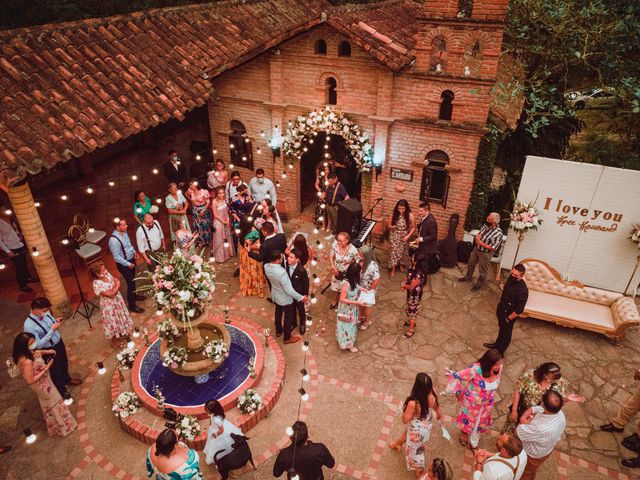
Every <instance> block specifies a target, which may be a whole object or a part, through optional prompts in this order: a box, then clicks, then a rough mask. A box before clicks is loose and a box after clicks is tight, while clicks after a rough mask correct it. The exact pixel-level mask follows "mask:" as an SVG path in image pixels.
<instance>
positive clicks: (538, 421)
mask: <svg viewBox="0 0 640 480" xmlns="http://www.w3.org/2000/svg"><path fill="white" fill-rule="evenodd" d="M562 404H563V401H562V396H561V395H560V394H559V393H558V392H556V391H555V390H547V391H546V393H545V394H544V395H543V396H542V406H540V405H536V406H533V407H531V408H529V409H528V410H527V411H525V412H524V413H523V414H522V417H521V418H520V425H518V428H517V430H516V433H517V434H518V437H519V438H520V440H522V447H523V448H524V451H525V452H527V458H528V459H527V465H526V466H525V467H524V472H523V473H522V477H521V480H534V479H535V478H536V472H537V471H538V468H540V465H542V464H543V463H544V462H545V461H546V460H547V459H548V458H549V457H550V456H551V454H552V453H553V449H554V448H555V446H556V445H557V444H558V442H559V441H560V439H561V438H562V434H563V433H564V428H565V426H566V424H567V420H566V419H565V417H564V413H562Z"/></svg>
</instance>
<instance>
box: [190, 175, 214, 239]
mask: <svg viewBox="0 0 640 480" xmlns="http://www.w3.org/2000/svg"><path fill="white" fill-rule="evenodd" d="M186 195H187V198H188V199H189V201H190V202H191V205H192V206H193V210H192V212H193V229H194V230H195V231H196V232H197V233H198V240H197V243H198V244H199V245H205V246H207V247H208V246H210V245H211V226H212V223H213V218H212V216H211V210H210V209H209V191H208V190H206V189H204V188H200V187H198V182H196V181H192V182H191V183H190V184H189V190H187V193H186Z"/></svg>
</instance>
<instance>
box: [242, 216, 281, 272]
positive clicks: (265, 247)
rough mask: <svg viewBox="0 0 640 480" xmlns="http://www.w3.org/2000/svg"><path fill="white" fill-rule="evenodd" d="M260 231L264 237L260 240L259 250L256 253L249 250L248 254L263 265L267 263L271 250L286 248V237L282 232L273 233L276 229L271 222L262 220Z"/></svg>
mask: <svg viewBox="0 0 640 480" xmlns="http://www.w3.org/2000/svg"><path fill="white" fill-rule="evenodd" d="M260 231H261V232H262V236H263V237H264V240H262V242H260V251H259V252H258V253H256V252H249V256H250V257H251V258H253V259H254V260H257V261H259V262H262V264H263V265H264V264H266V263H269V258H270V256H271V252H273V251H274V250H279V251H281V252H284V251H285V250H286V249H287V237H285V236H284V233H275V232H276V229H275V228H274V226H273V223H271V222H264V223H263V224H262V228H261V229H260Z"/></svg>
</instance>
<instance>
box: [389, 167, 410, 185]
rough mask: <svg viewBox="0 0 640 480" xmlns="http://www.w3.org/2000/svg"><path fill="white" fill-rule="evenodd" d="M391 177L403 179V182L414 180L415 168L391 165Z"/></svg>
mask: <svg viewBox="0 0 640 480" xmlns="http://www.w3.org/2000/svg"><path fill="white" fill-rule="evenodd" d="M391 178H393V179H394V180H402V181H403V182H412V181H413V170H405V169H404V168H396V167H391Z"/></svg>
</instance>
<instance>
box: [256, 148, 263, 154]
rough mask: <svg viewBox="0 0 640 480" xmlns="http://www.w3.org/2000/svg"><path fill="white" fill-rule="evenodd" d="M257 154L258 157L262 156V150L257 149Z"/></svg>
mask: <svg viewBox="0 0 640 480" xmlns="http://www.w3.org/2000/svg"><path fill="white" fill-rule="evenodd" d="M256 153H257V154H258V155H260V154H261V153H262V150H261V149H260V147H258V148H256Z"/></svg>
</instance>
